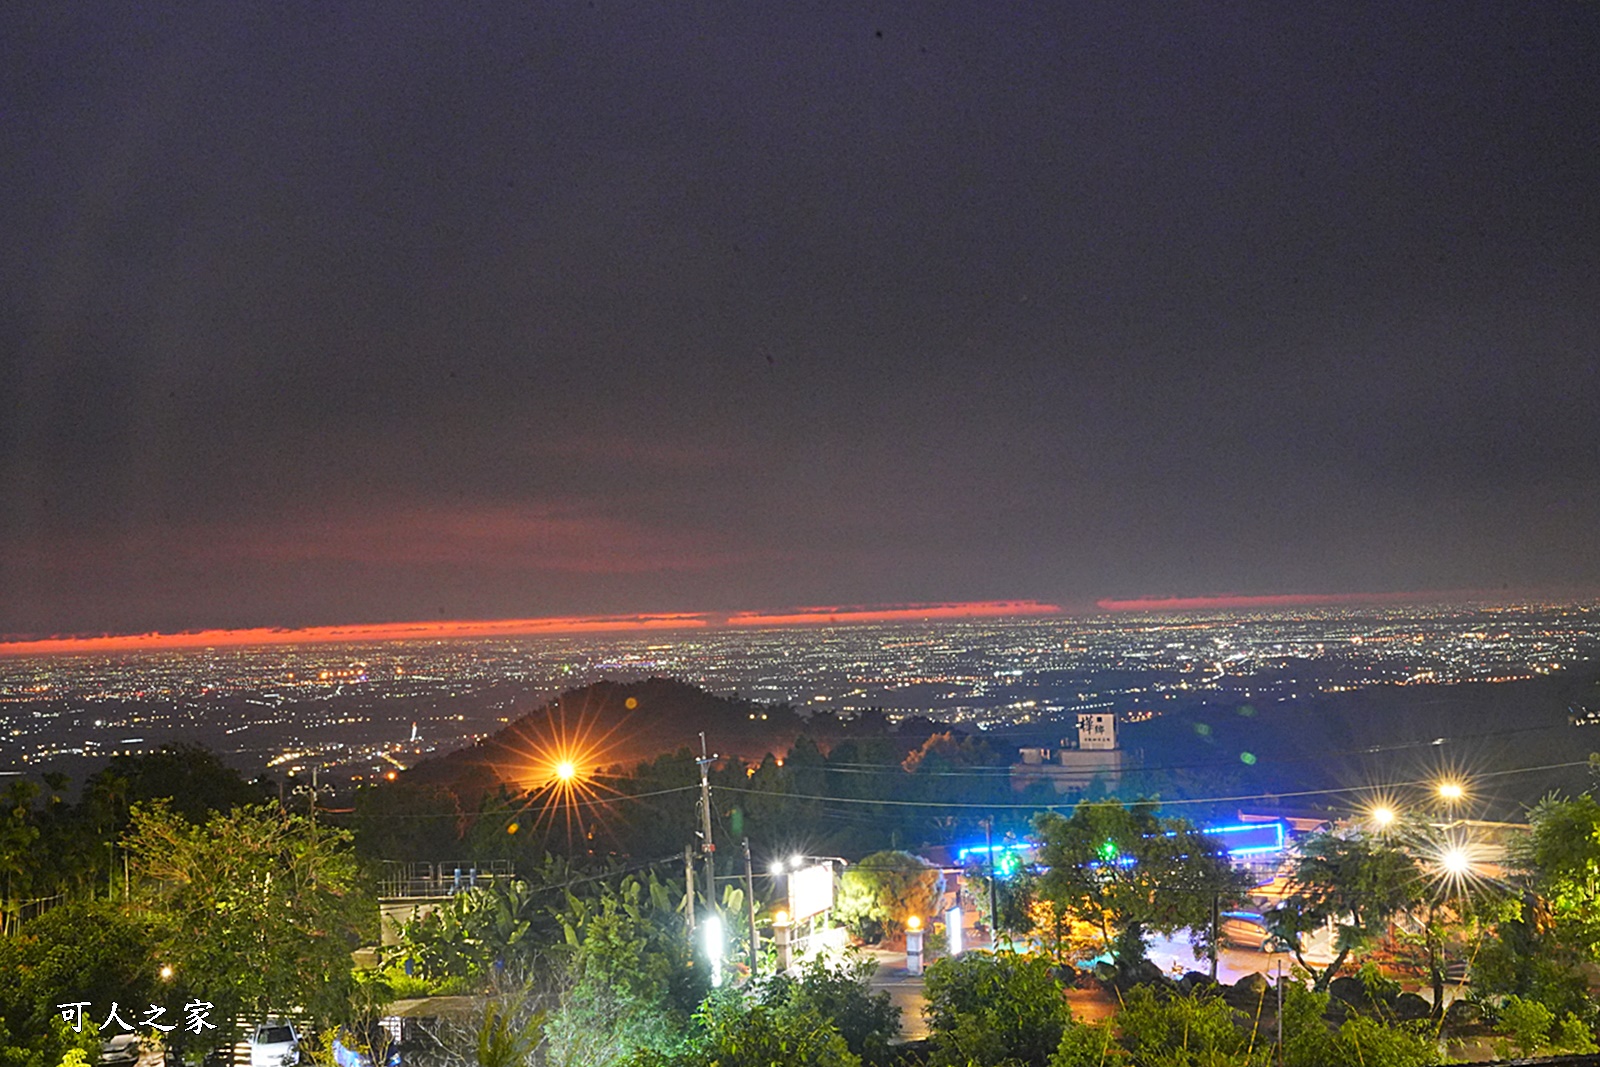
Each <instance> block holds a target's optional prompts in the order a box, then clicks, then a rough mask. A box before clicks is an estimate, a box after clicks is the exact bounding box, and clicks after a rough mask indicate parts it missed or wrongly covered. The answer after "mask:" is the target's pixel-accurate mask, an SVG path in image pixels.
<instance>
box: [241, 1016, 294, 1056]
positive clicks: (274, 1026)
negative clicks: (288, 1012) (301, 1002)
mask: <svg viewBox="0 0 1600 1067" xmlns="http://www.w3.org/2000/svg"><path fill="white" fill-rule="evenodd" d="M248 1044H249V1046H250V1067H294V1065H295V1064H297V1063H299V1062H300V1035H298V1034H296V1033H295V1032H294V1026H293V1025H291V1024H290V1023H289V1021H288V1020H286V1019H268V1020H267V1021H266V1022H263V1023H261V1024H260V1025H259V1026H257V1027H256V1028H255V1032H254V1033H252V1034H251V1035H250V1040H249V1042H248Z"/></svg>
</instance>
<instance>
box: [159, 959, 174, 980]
mask: <svg viewBox="0 0 1600 1067" xmlns="http://www.w3.org/2000/svg"><path fill="white" fill-rule="evenodd" d="M161 980H162V981H163V982H170V981H172V964H170V963H163V964H162V965H161Z"/></svg>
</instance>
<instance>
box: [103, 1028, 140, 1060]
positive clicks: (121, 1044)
mask: <svg viewBox="0 0 1600 1067" xmlns="http://www.w3.org/2000/svg"><path fill="white" fill-rule="evenodd" d="M138 1062H139V1035H138V1034H117V1035H115V1036H113V1037H108V1038H106V1040H105V1044H103V1045H101V1046H100V1067H134V1064H136V1063H138Z"/></svg>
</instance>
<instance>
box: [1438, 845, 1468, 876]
mask: <svg viewBox="0 0 1600 1067" xmlns="http://www.w3.org/2000/svg"><path fill="white" fill-rule="evenodd" d="M1439 866H1441V867H1443V868H1444V870H1445V873H1446V874H1452V875H1455V876H1456V877H1458V878H1459V877H1460V876H1462V875H1464V874H1466V873H1467V872H1468V871H1470V870H1472V859H1471V857H1469V856H1468V855H1467V853H1466V850H1465V849H1462V848H1452V849H1449V850H1447V851H1446V852H1445V853H1444V855H1442V856H1440V857H1439Z"/></svg>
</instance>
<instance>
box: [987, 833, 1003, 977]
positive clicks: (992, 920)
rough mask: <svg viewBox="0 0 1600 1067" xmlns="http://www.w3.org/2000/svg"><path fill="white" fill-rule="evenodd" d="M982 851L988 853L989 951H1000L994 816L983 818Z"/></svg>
mask: <svg viewBox="0 0 1600 1067" xmlns="http://www.w3.org/2000/svg"><path fill="white" fill-rule="evenodd" d="M983 843H984V846H985V847H984V851H985V852H987V853H988V854H989V951H990V952H998V951H1000V910H999V909H998V908H996V907H995V902H994V901H995V892H994V871H995V866H994V816H993V815H991V816H989V817H988V818H987V819H985V820H983Z"/></svg>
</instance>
